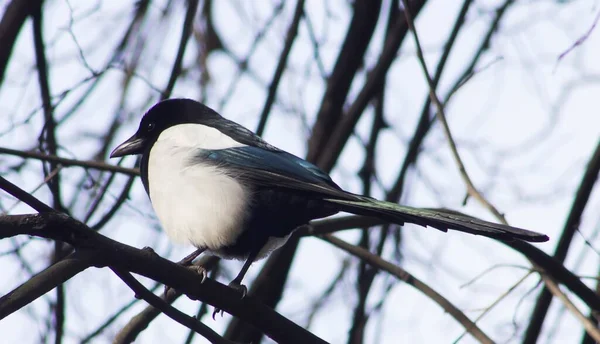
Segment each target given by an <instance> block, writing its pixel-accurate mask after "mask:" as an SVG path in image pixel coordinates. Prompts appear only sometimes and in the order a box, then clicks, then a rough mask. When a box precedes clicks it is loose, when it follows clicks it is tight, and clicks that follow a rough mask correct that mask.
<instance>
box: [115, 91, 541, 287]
mask: <svg viewBox="0 0 600 344" xmlns="http://www.w3.org/2000/svg"><path fill="white" fill-rule="evenodd" d="M135 154H139V155H141V161H140V171H141V179H142V182H143V184H144V188H145V189H146V192H147V194H148V196H149V197H150V201H151V203H152V206H153V208H154V211H155V212H156V215H157V216H158V219H159V221H160V222H161V224H162V226H163V228H164V230H165V231H166V233H167V234H168V236H169V237H170V238H171V240H173V241H175V242H180V243H191V244H192V245H194V246H195V247H197V248H198V250H197V251H196V254H193V255H190V257H192V258H191V259H193V258H194V257H196V256H197V255H198V254H200V253H201V252H203V251H205V250H208V251H209V252H211V253H212V254H214V255H217V256H220V257H222V258H226V259H240V260H244V259H245V263H244V265H243V267H242V269H241V271H240V273H239V274H238V275H237V276H236V277H235V278H234V279H233V281H232V282H231V283H230V286H231V287H233V288H236V289H238V290H241V291H242V293H243V295H244V294H245V291H246V289H245V287H244V286H243V285H242V279H243V277H244V275H245V274H246V272H247V271H248V268H249V267H250V265H251V264H252V263H253V262H254V261H255V260H258V259H261V258H264V257H265V256H267V255H268V254H269V253H270V252H272V251H273V250H275V249H277V248H279V247H281V246H282V245H283V244H284V243H285V242H286V240H287V239H288V238H289V237H290V235H291V234H292V232H293V231H294V229H296V228H298V227H300V226H302V225H305V224H308V222H309V221H310V220H313V219H318V218H323V217H327V216H331V215H333V214H336V213H338V212H341V211H342V212H348V213H353V214H358V215H364V216H371V217H378V218H381V219H383V220H385V221H389V222H392V223H395V224H398V225H403V224H404V223H413V224H417V225H420V226H424V227H425V226H430V227H434V228H437V229H439V230H441V231H444V232H446V231H447V230H448V229H452V230H458V231H462V232H466V233H470V234H476V235H482V236H486V237H490V238H494V239H499V240H524V241H531V242H542V241H547V240H548V237H547V236H546V235H543V234H540V233H536V232H532V231H528V230H525V229H520V228H515V227H510V226H507V225H503V224H497V223H491V222H487V221H483V220H479V219H477V218H474V217H471V216H468V215H464V214H461V213H459V212H454V211H447V210H434V209H420V208H412V207H407V206H401V205H398V204H395V203H390V202H384V201H379V200H376V199H373V198H369V197H365V196H361V195H357V194H353V193H350V192H347V191H344V190H342V189H341V188H340V187H339V186H338V185H337V184H336V183H335V182H334V181H333V180H332V179H331V178H330V177H329V175H328V174H327V173H325V172H323V171H322V170H321V169H319V168H318V167H317V166H315V165H313V164H311V163H310V162H308V161H306V160H303V159H301V158H299V157H297V156H295V155H292V154H290V153H288V152H285V151H283V150H281V149H278V148H276V147H274V146H272V145H270V144H268V143H267V142H265V141H264V140H263V139H261V138H260V137H259V136H257V135H255V134H254V133H253V132H251V131H250V130H248V129H246V128H245V127H243V126H241V125H239V124H237V123H235V122H232V121H230V120H227V119H225V118H223V117H221V115H219V114H218V113H217V112H215V111H214V110H212V109H210V108H209V107H207V106H205V105H204V104H201V103H199V102H196V101H194V100H190V99H168V100H164V101H161V102H159V103H158V104H156V105H154V106H153V107H152V108H151V109H150V110H148V112H146V114H145V115H144V116H143V118H142V120H141V122H140V125H139V128H138V130H137V132H136V133H135V134H134V135H133V136H132V137H131V138H129V139H128V140H126V141H125V142H123V143H122V144H120V145H119V146H118V147H117V148H115V150H114V151H113V152H112V153H111V155H110V156H111V158H114V157H122V156H126V155H135ZM191 259H190V262H191Z"/></svg>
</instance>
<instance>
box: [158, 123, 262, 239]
mask: <svg viewBox="0 0 600 344" xmlns="http://www.w3.org/2000/svg"><path fill="white" fill-rule="evenodd" d="M241 146H244V145H242V144H240V143H238V142H236V141H234V140H232V139H231V138H229V137H228V136H226V135H223V134H222V133H221V132H219V131H218V130H216V129H214V128H210V127H206V126H202V125H198V124H185V125H179V126H175V127H171V128H169V129H167V130H165V131H164V132H163V133H162V134H161V135H160V137H159V139H158V140H157V141H156V143H155V144H154V146H153V147H152V149H151V150H150V156H149V161H148V179H149V187H148V189H149V193H150V200H151V201H152V206H153V208H154V211H155V212H156V214H157V216H158V219H159V220H160V222H161V224H162V225H163V227H164V229H165V231H166V232H167V234H168V235H169V237H170V238H171V240H173V241H176V242H180V243H185V242H189V243H191V244H193V245H194V246H196V247H207V248H208V249H209V250H217V249H218V248H220V247H223V246H227V245H231V244H233V243H235V240H236V239H237V237H238V235H239V234H240V232H241V231H242V223H243V221H244V219H245V217H246V211H247V207H246V204H247V202H248V201H249V197H250V191H249V190H248V189H246V188H245V187H244V186H243V185H241V184H240V183H238V182H237V181H236V180H235V179H234V178H233V177H232V176H229V175H227V174H225V173H223V171H222V170H221V169H218V168H216V167H215V166H212V165H209V164H202V163H195V164H193V165H191V166H190V159H191V157H192V156H193V155H194V154H195V153H197V152H198V150H197V149H200V148H204V149H219V148H230V147H241Z"/></svg>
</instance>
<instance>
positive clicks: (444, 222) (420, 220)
mask: <svg viewBox="0 0 600 344" xmlns="http://www.w3.org/2000/svg"><path fill="white" fill-rule="evenodd" d="M359 197H360V196H359ZM326 201H328V202H331V203H335V204H337V205H338V206H339V208H340V210H341V211H345V212H348V213H353V214H357V215H364V216H372V217H379V218H382V219H384V220H387V221H390V222H393V223H396V224H399V225H403V224H404V223H413V224H417V225H420V226H424V227H426V226H430V227H434V228H437V229H439V230H441V231H443V232H446V231H448V229H453V230H457V231H461V232H466V233H471V234H475V235H483V236H486V237H490V238H494V239H500V240H509V241H510V240H515V239H519V240H524V241H531V242H542V241H548V236H546V235H544V234H541V233H537V232H533V231H528V230H526V229H521V228H515V227H511V226H507V225H503V224H499V223H492V222H488V221H483V220H480V219H477V218H475V217H471V216H468V215H465V214H461V213H459V212H456V211H452V210H446V209H423V208H411V207H406V206H401V205H398V204H395V203H390V202H384V201H378V200H375V199H372V198H367V197H360V200H356V201H354V200H352V201H351V200H342V199H326Z"/></svg>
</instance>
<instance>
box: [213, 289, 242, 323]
mask: <svg viewBox="0 0 600 344" xmlns="http://www.w3.org/2000/svg"><path fill="white" fill-rule="evenodd" d="M229 288H231V289H233V290H235V291H236V292H237V293H239V294H240V296H241V297H240V299H243V298H245V297H246V295H247V294H248V288H246V286H245V285H243V284H241V283H239V282H237V281H231V283H229ZM219 313H221V316H223V310H222V309H220V308H216V307H215V310H214V311H213V314H212V318H213V320H215V316H216V315H217V314H219Z"/></svg>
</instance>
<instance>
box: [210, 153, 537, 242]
mask: <svg viewBox="0 0 600 344" xmlns="http://www.w3.org/2000/svg"><path fill="white" fill-rule="evenodd" d="M198 158H199V159H200V160H202V161H211V162H212V163H214V164H216V165H219V166H223V167H225V168H227V169H228V170H229V171H230V172H231V173H232V174H234V175H235V176H236V177H238V178H240V179H242V180H247V181H248V182H249V183H252V184H253V185H256V186H259V187H265V188H272V189H287V190H290V191H291V192H306V193H308V194H310V197H314V198H315V199H322V200H324V201H326V202H327V203H329V204H335V205H337V206H338V207H339V210H340V211H346V212H350V213H354V214H360V215H365V216H373V217H380V218H382V219H385V220H387V221H390V222H393V223H396V224H400V225H403V224H404V223H405V222H407V223H413V224H417V225H421V226H430V227H434V228H437V229H439V230H442V231H447V230H448V229H454V230H458V231H462V232H467V233H471V234H476V235H483V236H487V237H491V238H496V239H501V240H512V239H521V240H526V241H547V240H548V237H547V236H545V235H543V234H540V233H536V232H532V231H528V230H525V229H521V228H515V227H511V226H507V225H503V224H498V223H492V222H488V221H483V220H480V219H477V218H474V217H471V216H468V215H464V214H461V213H459V212H455V211H448V210H434V209H420V208H413V207H407V206H402V205H399V204H395V203H390V202H384V201H378V200H375V199H372V198H369V197H364V196H360V195H355V194H352V193H349V192H346V191H344V190H342V189H341V188H340V187H339V186H338V185H337V184H335V183H334V182H333V181H332V180H331V178H330V177H329V176H328V175H327V174H326V173H325V172H323V171H322V170H321V169H319V168H318V167H317V166H315V165H313V164H311V163H309V162H308V161H306V160H303V159H301V158H299V157H297V156H295V155H292V154H289V153H287V152H284V151H281V150H266V149H263V148H259V147H251V146H248V147H238V148H229V149H222V150H216V151H204V152H201V153H199V154H198Z"/></svg>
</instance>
